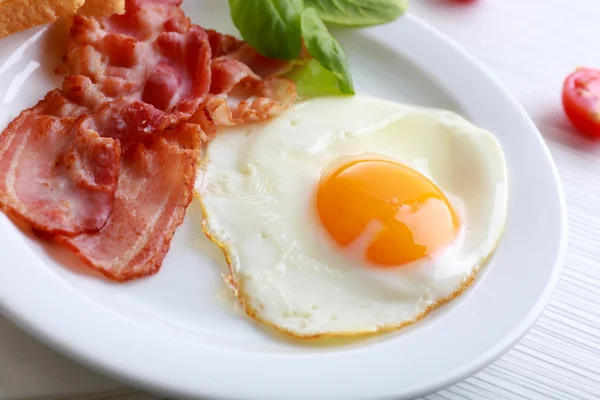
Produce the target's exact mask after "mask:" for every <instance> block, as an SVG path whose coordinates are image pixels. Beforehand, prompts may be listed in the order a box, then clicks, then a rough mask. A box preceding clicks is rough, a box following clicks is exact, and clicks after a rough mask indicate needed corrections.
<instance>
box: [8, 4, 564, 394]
mask: <svg viewBox="0 0 600 400" xmlns="http://www.w3.org/2000/svg"><path fill="white" fill-rule="evenodd" d="M402 23H403V24H407V25H411V28H409V29H411V30H414V31H420V32H419V34H422V35H429V37H430V38H433V40H434V41H436V42H439V43H441V44H443V45H444V47H447V48H450V49H452V52H453V53H455V54H457V56H460V57H461V62H462V63H464V64H465V65H466V64H469V65H471V66H472V67H473V68H475V69H476V70H478V71H479V72H480V73H482V74H483V76H484V77H485V78H486V79H487V80H488V81H489V83H490V85H493V86H494V87H495V88H496V89H497V90H498V91H499V93H502V94H503V100H504V101H506V102H507V104H510V107H511V109H512V112H513V113H514V114H515V116H517V117H519V118H520V119H522V120H523V122H526V123H527V124H528V126H529V129H531V130H532V133H534V134H535V135H537V136H538V139H539V142H540V145H541V149H542V151H543V152H544V156H545V158H546V159H547V160H548V162H549V165H550V167H551V171H550V172H551V173H552V176H553V178H554V181H553V182H552V183H553V184H554V185H555V187H556V189H557V194H558V203H559V205H560V213H561V215H560V226H561V228H562V229H561V232H560V239H559V248H558V249H557V253H556V254H557V255H556V260H555V265H554V266H553V269H552V273H551V275H550V277H549V279H548V281H547V283H546V286H545V288H544V290H543V291H542V293H541V294H540V295H539V297H538V300H537V302H536V303H535V306H534V307H533V308H531V309H530V310H529V312H528V313H527V315H526V317H525V318H523V320H522V321H521V322H520V323H519V324H518V325H517V326H516V327H514V328H513V330H512V331H511V333H510V334H509V335H507V336H506V337H505V338H504V339H503V340H502V341H500V342H497V343H496V345H495V346H493V347H492V348H490V349H488V350H487V351H486V352H484V353H482V354H480V355H479V357H476V358H475V359H473V360H472V361H471V362H470V363H466V364H463V365H461V366H459V367H458V368H455V369H453V370H452V371H451V372H448V373H447V374H445V375H442V376H439V377H437V378H436V379H433V380H432V381H425V382H420V383H417V384H415V385H413V386H412V387H405V388H399V389H402V392H401V393H400V392H398V393H383V392H382V393H372V395H373V396H378V397H382V396H396V398H399V397H398V396H401V398H413V397H418V396H422V395H425V394H427V393H431V392H433V391H436V390H439V389H441V388H444V387H447V386H449V385H451V384H454V383H456V382H458V381H460V380H462V379H465V378H467V377H469V376H471V375H472V374H474V373H475V372H477V371H479V370H480V369H482V368H484V367H485V366H487V365H489V364H491V363H492V362H493V361H495V360H496V359H498V358H499V357H501V356H502V355H504V354H505V353H506V352H507V351H508V350H509V349H510V348H511V347H512V346H513V345H514V344H515V343H516V342H517V341H518V340H519V339H520V338H522V337H523V336H524V335H525V334H526V333H527V331H528V330H529V329H530V328H531V327H532V326H533V325H534V324H535V322H536V321H537V319H538V318H539V316H540V315H541V314H542V312H543V310H544V309H545V307H546V305H547V304H548V302H549V301H550V298H551V296H552V294H553V292H554V290H555V288H556V286H557V283H558V281H559V278H560V275H561V273H562V269H563V264H564V258H565V253H566V248H567V236H568V221H567V207H566V201H565V195H564V191H563V189H562V183H561V180H560V177H559V174H558V170H557V167H556V164H555V162H554V160H553V158H552V156H551V154H550V150H549V149H548V146H547V145H546V143H545V142H544V140H543V138H542V136H541V134H540V132H539V131H538V129H537V127H536V126H535V124H534V123H533V121H532V120H531V118H530V117H529V116H528V115H527V113H526V111H525V110H524V109H523V107H522V106H521V105H520V104H519V102H518V101H517V100H516V99H515V98H514V97H513V96H512V95H511V94H510V93H509V92H508V90H507V89H506V88H505V87H504V86H503V85H502V84H501V83H500V82H499V81H498V80H497V79H496V78H495V77H494V76H493V75H492V74H491V73H490V72H488V70H487V68H486V67H484V66H483V65H481V63H480V62H479V61H477V60H476V59H475V58H474V57H473V56H471V55H470V54H469V53H467V52H466V51H465V50H464V49H463V48H462V47H460V46H459V45H458V44H456V43H455V42H453V41H452V40H451V39H449V38H448V37H446V36H445V35H443V34H442V33H440V32H439V31H437V30H436V29H434V28H433V27H431V26H430V25H429V24H427V23H425V22H423V21H422V20H420V19H418V18H417V17H415V16H413V15H412V14H410V13H409V14H407V15H405V16H404V17H403V21H402ZM393 25H394V24H387V25H384V26H380V27H375V28H369V29H365V32H366V34H369V33H371V32H373V33H375V36H377V35H383V34H385V31H386V30H389V31H392V32H393V29H394V28H393ZM411 61H412V60H411ZM509 196H510V194H509ZM20 244H21V245H25V243H24V241H23V243H20ZM15 247H16V246H15ZM16 254H18V253H16ZM28 278H29V279H30V281H29V282H28V281H25V282H24V283H25V284H26V285H25V286H26V287H29V288H35V287H41V286H42V285H44V283H45V282H47V280H49V279H50V280H52V279H54V280H58V281H60V279H58V278H57V277H56V276H53V275H51V274H49V273H48V274H40V275H39V276H36V277H28ZM55 283H56V284H57V285H61V284H62V286H63V289H64V292H63V293H64V295H63V296H57V297H60V298H58V299H52V300H51V302H52V304H54V308H57V309H59V310H62V311H64V314H67V316H68V315H69V314H73V313H74V311H73V310H72V309H68V306H69V302H68V297H69V292H73V293H77V292H76V291H75V290H74V289H73V288H70V287H69V285H67V284H66V283H65V282H55ZM28 303H31V299H30V298H28V297H27V295H24V294H23V293H21V294H19V292H18V291H17V290H15V289H6V288H5V287H2V285H0V312H1V313H3V314H4V315H5V316H7V317H8V318H9V319H11V320H12V321H13V322H14V323H16V324H17V325H18V326H19V327H21V328H22V329H24V330H26V331H27V332H29V333H31V334H33V335H34V336H35V337H37V338H38V339H40V340H42V341H43V342H45V343H47V344H49V345H50V346H51V347H52V348H54V349H56V350H58V351H59V352H61V353H63V354H66V355H68V356H69V357H71V358H72V359H75V360H76V361H78V362H80V363H82V364H84V365H86V366H89V367H91V368H93V369H95V370H99V371H101V372H102V373H104V374H105V375H108V376H111V377H114V378H116V379H118V380H120V381H123V380H125V381H127V382H130V383H132V384H133V385H134V386H138V387H145V388H148V389H149V390H152V391H154V392H157V393H166V394H169V395H175V396H183V397H186V398H187V397H195V396H207V397H209V398H232V399H234V398H235V399H241V398H247V399H251V398H258V397H259V396H260V397H262V398H264V397H263V396H262V394H260V395H257V394H256V393H250V392H246V391H244V392H240V391H239V389H233V387H232V386H228V387H226V388H225V389H224V388H223V385H221V386H219V384H216V385H206V380H205V381H204V383H205V384H204V385H203V387H202V388H200V387H199V386H197V385H196V386H194V385H192V386H193V388H192V386H187V387H185V388H182V387H180V388H179V389H177V388H176V387H175V386H174V385H172V386H169V385H168V384H167V383H166V382H165V381H164V380H163V381H162V382H160V383H159V382H153V376H152V375H153V373H152V372H149V371H148V370H147V369H146V370H144V372H141V371H142V368H139V369H138V370H136V371H132V370H128V369H127V367H126V366H125V364H124V363H122V365H119V366H118V365H117V364H119V361H118V360H117V361H112V360H110V359H109V352H106V354H103V352H101V351H98V350H97V348H96V349H92V348H90V347H88V346H87V344H86V343H84V342H85V341H87V340H84V341H79V342H78V341H77V340H75V341H72V340H70V339H73V338H77V336H78V335H81V334H82V335H84V337H86V336H85V335H91V336H93V334H92V333H89V332H91V331H90V329H91V330H94V329H95V327H93V326H92V327H84V326H78V327H76V328H74V329H73V331H71V333H70V334H69V335H68V336H69V338H70V339H66V338H64V337H61V334H60V332H55V331H53V329H52V328H51V327H50V325H52V324H49V323H48V321H49V319H48V317H47V316H45V315H44V313H43V312H40V310H37V311H36V310H35V309H33V308H35V307H32V305H31V304H28ZM89 303H90V308H89V310H90V311H92V310H95V311H97V312H99V313H100V312H101V313H102V314H101V315H102V317H103V319H104V318H106V319H109V320H115V318H117V320H115V321H116V322H118V318H119V317H120V316H119V315H118V314H117V313H115V312H114V311H112V310H110V309H109V308H107V307H102V306H101V305H99V304H96V303H94V302H92V301H91V300H89ZM64 306H66V307H67V308H64ZM38 308H39V307H38ZM24 310H27V311H29V312H30V313H27V312H24ZM76 314H77V313H76ZM66 320H67V321H69V318H66ZM128 322H129V323H131V324H135V321H128ZM54 324H55V325H56V323H54ZM58 324H59V325H60V323H58ZM63 328H64V326H63ZM139 328H142V327H141V326H140V327H139ZM140 331H141V330H140ZM147 333H148V337H150V336H151V335H155V336H156V337H157V339H159V340H160V336H158V335H157V334H156V333H153V332H147ZM117 336H118V335H117ZM86 339H87V338H86ZM115 339H118V338H117V337H112V338H110V339H109V342H110V341H111V340H115ZM224 351H225V352H227V351H226V350H222V349H220V350H210V349H208V350H206V353H209V352H213V353H214V356H215V357H219V354H220V353H221V352H224ZM134 353H135V351H134ZM240 357H241V356H240ZM253 357H254V358H256V357H258V358H260V356H256V355H255V356H252V357H251V358H253ZM316 357H321V356H316ZM328 357H333V358H335V355H329V356H328ZM211 361H212V359H211ZM154 375H156V374H154ZM225 386H227V385H225ZM319 389H322V388H319ZM293 392H294V391H293V389H292V390H291V391H290V392H289V393H286V394H285V395H284V394H279V395H276V396H278V397H277V398H297V397H295V396H294V394H293ZM340 396H343V397H344V398H346V399H353V398H356V399H358V398H363V397H361V396H358V397H357V396H356V395H353V394H349V393H343V394H342V393H338V392H335V391H333V390H332V389H331V388H329V389H328V390H327V391H326V392H321V393H319V397H320V398H323V399H329V398H339V397H340Z"/></svg>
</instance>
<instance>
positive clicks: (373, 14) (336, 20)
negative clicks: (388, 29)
mask: <svg viewBox="0 0 600 400" xmlns="http://www.w3.org/2000/svg"><path fill="white" fill-rule="evenodd" d="M304 3H305V6H306V7H314V8H315V10H317V13H318V14H319V16H320V17H321V18H322V19H323V21H326V22H329V23H332V24H337V25H345V26H371V25H379V24H384V23H386V22H391V21H393V20H395V19H396V18H398V17H400V16H401V15H402V14H404V13H405V12H406V9H407V8H408V0H304Z"/></svg>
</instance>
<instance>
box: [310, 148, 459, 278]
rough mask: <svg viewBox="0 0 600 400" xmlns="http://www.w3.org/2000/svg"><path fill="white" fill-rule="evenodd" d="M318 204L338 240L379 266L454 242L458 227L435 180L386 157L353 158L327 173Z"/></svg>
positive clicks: (402, 261)
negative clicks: (382, 158)
mask: <svg viewBox="0 0 600 400" xmlns="http://www.w3.org/2000/svg"><path fill="white" fill-rule="evenodd" d="M316 208H317V212H318V215H319V218H320V220H321V223H322V224H323V226H324V227H325V230H326V231H327V232H328V233H329V235H330V236H331V238H333V240H334V241H335V242H336V243H337V244H339V245H340V246H341V247H343V248H345V249H348V251H360V252H361V254H364V255H365V257H366V258H367V260H369V261H370V262H371V263H372V264H374V265H376V266H381V267H391V266H398V265H402V264H406V263H409V262H411V261H415V260H418V259H420V258H423V257H425V256H427V255H429V254H432V253H435V252H436V251H438V250H440V249H442V248H444V247H445V246H447V245H448V244H450V243H451V242H452V241H454V240H455V238H456V236H457V234H458V231H459V228H460V221H459V218H458V217H457V214H456V213H455V211H454V210H453V208H452V206H451V205H450V202H449V201H448V199H447V198H446V196H445V195H444V193H443V192H442V191H441V190H440V189H439V188H438V187H437V186H436V185H435V184H434V183H433V182H431V181H430V180H429V179H427V178H426V177H425V176H423V175H422V174H420V173H419V172H417V171H415V170H413V169H411V168H409V167H407V166H405V165H402V164H398V163H396V162H393V161H388V160H377V159H368V160H354V161H351V162H347V163H345V164H343V165H342V166H340V167H337V168H332V169H330V170H329V171H327V172H325V173H324V175H323V176H322V178H321V181H320V183H319V187H318V190H317V195H316ZM363 251H364V253H362V252H363Z"/></svg>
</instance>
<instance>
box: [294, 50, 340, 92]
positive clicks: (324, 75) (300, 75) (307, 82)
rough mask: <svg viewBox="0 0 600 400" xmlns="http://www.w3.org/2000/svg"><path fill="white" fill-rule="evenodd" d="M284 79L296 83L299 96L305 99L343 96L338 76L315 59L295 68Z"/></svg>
mask: <svg viewBox="0 0 600 400" xmlns="http://www.w3.org/2000/svg"><path fill="white" fill-rule="evenodd" d="M283 77H284V78H288V79H291V80H293V81H294V82H295V83H296V88H297V91H298V96H299V97H300V98H303V99H306V98H310V97H319V96H328V95H329V96H333V95H340V94H342V92H341V90H340V86H339V84H338V78H337V76H335V74H334V73H333V72H331V71H329V70H327V69H325V68H323V66H322V65H321V64H320V63H319V62H318V61H317V60H315V59H313V60H310V62H309V63H308V64H305V65H302V66H300V67H295V68H294V69H293V70H291V71H290V72H288V73H287V74H285V75H284V76H283Z"/></svg>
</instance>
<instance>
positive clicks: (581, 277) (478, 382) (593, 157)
mask: <svg viewBox="0 0 600 400" xmlns="http://www.w3.org/2000/svg"><path fill="white" fill-rule="evenodd" d="M411 7H412V12H413V13H414V14H415V15H417V16H419V17H421V18H422V19H424V20H425V21H427V22H429V23H430V24H431V25H433V26H434V27H436V28H437V29H439V30H440V31H442V32H443V33H445V34H446V35H448V36H449V37H451V38H452V39H454V40H455V41H456V42H458V43H459V44H461V45H462V46H463V47H465V48H466V49H467V50H468V51H470V52H471V53H472V54H473V55H475V56H476V57H477V58H478V59H479V60H480V61H482V62H483V63H484V64H485V65H486V66H487V67H488V68H489V69H490V70H491V72H492V73H494V74H495V75H496V76H497V77H498V78H499V79H500V81H502V82H503V83H504V84H505V85H506V86H507V87H508V89H509V90H510V91H511V92H512V93H513V94H514V95H515V96H516V97H517V99H518V100H519V101H520V102H521V103H522V104H523V105H524V106H525V108H526V109H527V111H528V112H529V114H530V115H531V116H532V118H533V119H534V121H535V122H536V123H537V125H538V127H539V129H540V131H541V132H542V134H543V135H544V138H545V139H546V142H547V143H548V145H549V147H550V149H551V151H552V154H553V156H554V159H555V160H556V163H557V165H558V168H559V171H560V175H561V178H562V182H563V185H564V189H565V192H566V198H567V204H568V209H569V230H570V234H569V247H568V251H567V257H566V262H565V269H564V273H563V275H562V277H561V280H560V284H559V286H558V289H557V291H556V293H555V294H554V297H553V299H552V301H551V303H550V305H549V306H548V308H547V310H546V311H545V313H544V314H543V316H542V317H541V318H540V319H539V321H538V323H537V325H536V326H535V328H533V329H532V330H531V331H530V332H529V333H528V334H527V335H526V336H525V338H524V339H523V340H521V342H520V343H519V344H518V345H517V346H516V347H515V348H514V349H512V350H511V351H509V352H508V354H506V355H505V356H504V357H503V358H501V359H500V360H498V361H497V362H496V363H494V364H493V365H491V366H489V367H488V368H486V369H484V370H483V371H481V372H479V373H478V374H476V375H474V376H473V377H471V378H469V379H467V380H465V381H464V382H461V383H459V384H457V385H455V386H453V387H450V388H447V389H445V390H442V391H440V392H438V393H435V394H431V395H428V396H426V397H425V398H426V399H428V400H442V399H452V400H454V399H557V400H564V399H598V398H600V246H598V238H600V144H592V143H590V142H588V141H585V140H582V139H578V138H577V136H575V135H573V133H572V131H571V129H572V128H571V127H570V125H569V123H568V121H567V120H566V119H565V117H564V115H563V112H562V108H561V104H560V90H561V86H562V80H563V78H564V77H565V76H566V74H568V73H569V72H570V71H571V70H572V69H573V68H575V67H576V66H580V65H588V66H596V67H600V50H599V49H598V45H597V43H598V37H600V23H599V22H598V21H600V2H599V1H598V0H522V1H516V0H514V1H507V0H478V1H476V2H474V4H471V5H468V6H467V5H463V6H457V5H456V4H455V3H452V2H451V1H450V0H413V1H412V4H411ZM402 40H410V38H402ZM531 206H532V207H536V205H535V204H532V205H531ZM523 268H527V266H526V265H524V266H523ZM515 279H518V277H515ZM507 295H508V294H507ZM17 334H19V335H22V333H20V331H18V330H16V328H14V327H12V326H11V325H10V324H9V323H8V322H6V321H5V320H2V319H0V360H2V358H1V357H4V356H6V355H7V354H8V357H9V359H10V356H11V355H12V357H13V358H15V357H16V356H17V355H19V356H20V363H17V367H15V371H14V374H19V375H23V374H25V375H28V376H29V377H31V379H29V382H33V383H32V384H31V385H28V387H23V386H20V387H14V386H11V385H12V382H13V380H11V379H9V378H7V377H1V376H0V399H16V398H30V397H33V396H46V397H48V396H52V397H54V398H61V399H65V398H73V399H84V398H85V399H94V400H98V399H103V400H109V399H110V400H156V399H158V397H156V396H152V395H149V394H144V393H141V392H136V391H133V390H131V389H126V388H121V387H120V385H119V384H118V383H116V382H112V381H110V380H107V379H105V378H102V377H100V376H97V375H95V374H93V373H91V372H87V371H86V370H83V369H81V367H78V366H77V365H76V364H74V363H72V362H70V361H67V360H66V359H64V358H63V357H62V356H59V355H57V354H55V353H54V352H52V351H51V350H48V349H46V348H45V347H43V346H42V345H40V344H39V343H37V342H36V341H35V340H33V339H31V340H30V341H28V342H27V343H28V344H27V345H26V346H25V347H21V348H17V349H14V348H11V346H10V340H11V336H14V335H17ZM0 362H1V361H0ZM57 382H59V383H60V384H58V383H57ZM91 392H94V393H97V394H96V395H95V396H93V397H91V396H90V395H79V396H78V397H76V396H75V394H77V393H80V394H81V393H91Z"/></svg>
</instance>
